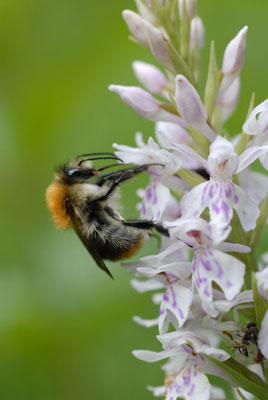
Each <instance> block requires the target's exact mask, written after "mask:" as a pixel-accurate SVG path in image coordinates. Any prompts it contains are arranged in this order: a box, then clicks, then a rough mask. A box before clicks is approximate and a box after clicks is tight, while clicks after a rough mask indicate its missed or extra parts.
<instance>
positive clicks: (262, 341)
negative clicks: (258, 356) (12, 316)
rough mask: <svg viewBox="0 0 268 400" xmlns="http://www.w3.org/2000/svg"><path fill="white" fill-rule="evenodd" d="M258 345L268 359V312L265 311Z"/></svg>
mask: <svg viewBox="0 0 268 400" xmlns="http://www.w3.org/2000/svg"><path fill="white" fill-rule="evenodd" d="M258 344H259V348H260V350H261V352H262V354H263V355H264V357H266V358H267V359H268V311H266V313H265V316H264V318H263V320H262V323H261V330H260V332H259V336H258Z"/></svg>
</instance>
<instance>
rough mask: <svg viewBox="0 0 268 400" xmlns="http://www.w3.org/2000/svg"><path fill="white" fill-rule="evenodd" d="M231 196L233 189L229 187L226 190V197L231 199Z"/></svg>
mask: <svg viewBox="0 0 268 400" xmlns="http://www.w3.org/2000/svg"><path fill="white" fill-rule="evenodd" d="M231 194H232V189H231V188H230V186H229V187H228V189H225V195H226V197H227V198H229V197H231Z"/></svg>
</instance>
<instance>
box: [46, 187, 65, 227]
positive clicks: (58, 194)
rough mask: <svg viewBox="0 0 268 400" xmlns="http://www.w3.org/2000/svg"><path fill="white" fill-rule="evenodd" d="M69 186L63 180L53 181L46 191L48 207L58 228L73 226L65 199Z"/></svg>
mask: <svg viewBox="0 0 268 400" xmlns="http://www.w3.org/2000/svg"><path fill="white" fill-rule="evenodd" d="M67 195H68V187H67V186H66V185H65V184H63V183H61V182H53V183H52V184H51V185H50V186H49V187H48V188H47V191H46V201H47V207H48V209H49V211H50V212H51V215H52V219H53V221H54V223H55V225H56V227H57V228H61V229H67V228H70V227H71V218H70V215H69V214H68V212H67V209H66V205H65V201H66V197H67Z"/></svg>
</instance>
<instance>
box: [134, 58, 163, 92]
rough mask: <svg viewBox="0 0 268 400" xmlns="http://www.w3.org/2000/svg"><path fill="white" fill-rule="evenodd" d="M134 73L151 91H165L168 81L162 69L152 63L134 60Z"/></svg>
mask: <svg viewBox="0 0 268 400" xmlns="http://www.w3.org/2000/svg"><path fill="white" fill-rule="evenodd" d="M132 67H133V70H134V73H135V75H136V77H137V79H138V80H139V82H140V83H141V84H142V85H143V86H144V87H145V89H147V90H149V92H151V93H159V94H161V93H163V91H164V90H165V89H166V87H167V85H168V81H167V79H166V77H165V75H164V74H163V72H162V71H160V69H158V68H156V67H155V66H154V65H152V64H148V63H145V62H142V61H134V62H133V64H132Z"/></svg>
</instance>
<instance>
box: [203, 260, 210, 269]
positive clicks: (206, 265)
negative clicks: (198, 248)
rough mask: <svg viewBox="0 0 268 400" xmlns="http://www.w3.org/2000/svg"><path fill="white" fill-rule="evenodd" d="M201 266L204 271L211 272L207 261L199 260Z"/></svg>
mask: <svg viewBox="0 0 268 400" xmlns="http://www.w3.org/2000/svg"><path fill="white" fill-rule="evenodd" d="M201 264H202V265H203V267H204V268H205V270H206V271H211V269H212V267H211V264H210V261H209V260H207V261H204V260H201Z"/></svg>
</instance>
